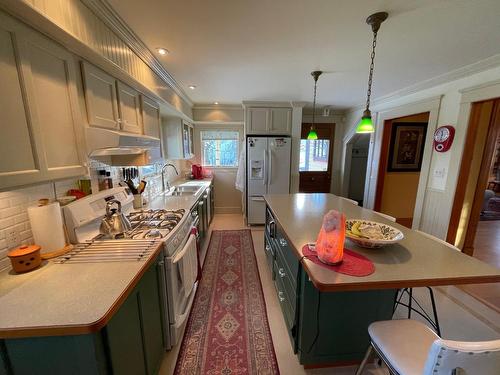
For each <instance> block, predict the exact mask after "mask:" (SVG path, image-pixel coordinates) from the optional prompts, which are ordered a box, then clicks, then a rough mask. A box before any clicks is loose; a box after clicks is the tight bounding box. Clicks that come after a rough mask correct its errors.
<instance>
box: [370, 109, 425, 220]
mask: <svg viewBox="0 0 500 375" xmlns="http://www.w3.org/2000/svg"><path fill="white" fill-rule="evenodd" d="M429 116H430V113H429V112H424V113H419V114H414V115H409V116H404V117H398V118H394V119H390V120H386V121H385V122H384V130H383V134H382V145H381V150H380V159H379V168H378V176H377V186H376V193H375V202H374V210H375V211H379V212H382V213H384V214H387V215H390V216H393V217H394V218H396V222H398V223H399V224H401V225H404V226H406V227H408V228H411V227H412V224H413V215H414V211H415V204H416V200H417V192H418V185H419V180H420V170H421V167H422V159H423V155H424V150H425V147H426V144H425V143H426V142H425V139H426V135H427V127H428V123H429Z"/></svg>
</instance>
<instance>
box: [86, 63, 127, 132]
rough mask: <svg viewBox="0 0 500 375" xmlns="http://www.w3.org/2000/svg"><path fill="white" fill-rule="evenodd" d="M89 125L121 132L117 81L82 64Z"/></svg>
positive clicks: (94, 68) (100, 71)
mask: <svg viewBox="0 0 500 375" xmlns="http://www.w3.org/2000/svg"><path fill="white" fill-rule="evenodd" d="M82 69H83V77H84V84H85V103H86V105H87V116H88V121H89V125H91V126H98V127H101V128H108V129H116V130H119V123H118V108H117V101H116V87H115V84H116V79H115V78H113V77H112V76H110V75H109V74H106V73H104V72H103V71H102V70H100V69H98V68H96V67H95V66H93V65H90V64H88V63H85V62H84V63H82Z"/></svg>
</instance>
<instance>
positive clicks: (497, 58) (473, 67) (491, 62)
mask: <svg viewBox="0 0 500 375" xmlns="http://www.w3.org/2000/svg"><path fill="white" fill-rule="evenodd" d="M497 67H500V54H496V55H493V56H490V57H487V58H486V59H483V60H480V61H477V62H475V63H472V64H469V65H465V66H462V67H460V68H458V69H455V70H452V71H449V72H446V73H444V74H441V75H439V76H436V77H433V78H429V79H427V80H425V81H422V82H419V83H416V84H414V85H411V86H407V87H405V88H402V89H400V90H397V91H394V92H392V93H390V94H387V95H384V96H381V97H379V98H376V99H374V100H372V105H371V107H372V108H374V107H377V106H380V105H382V104H384V103H386V102H390V101H392V100H396V99H400V98H402V97H405V96H408V95H411V94H414V93H417V92H419V91H423V90H426V89H430V88H433V87H436V86H439V85H443V84H446V83H450V82H453V81H457V80H459V79H461V78H466V77H468V76H471V75H473V74H477V73H481V72H484V71H486V70H488V69H493V68H497ZM364 107H365V105H364V104H360V105H357V106H355V107H351V108H349V109H348V110H347V112H355V111H358V110H361V109H364Z"/></svg>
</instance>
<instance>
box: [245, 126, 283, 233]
mask: <svg viewBox="0 0 500 375" xmlns="http://www.w3.org/2000/svg"><path fill="white" fill-rule="evenodd" d="M291 144H292V140H291V138H290V137H268V136H249V137H247V144H246V147H247V158H246V162H247V166H246V167H247V173H246V176H247V185H246V192H247V210H246V212H247V223H248V224H264V223H265V217H266V203H265V202H264V198H263V195H264V194H288V193H289V192H290V154H291V150H292V148H291Z"/></svg>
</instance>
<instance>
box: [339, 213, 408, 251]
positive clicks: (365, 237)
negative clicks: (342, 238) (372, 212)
mask: <svg viewBox="0 0 500 375" xmlns="http://www.w3.org/2000/svg"><path fill="white" fill-rule="evenodd" d="M345 229H346V237H347V238H348V239H349V240H350V241H352V242H354V243H355V244H357V245H359V246H361V247H366V248H379V247H382V246H385V245H390V244H394V243H397V242H399V241H401V240H402V239H404V238H405V236H404V234H403V232H401V231H400V230H399V229H396V228H394V227H391V226H390V225H387V224H382V223H377V222H376V221H369V220H362V219H350V220H346V222H345Z"/></svg>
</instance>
